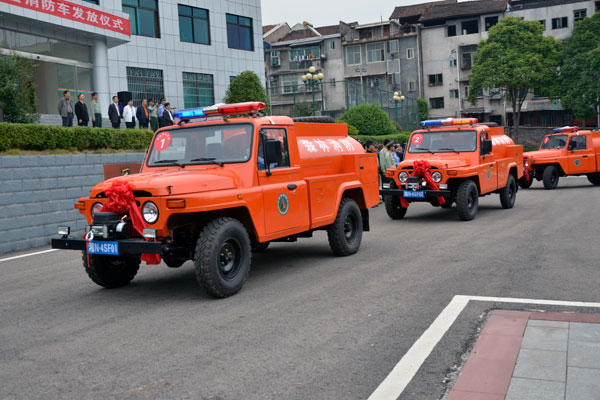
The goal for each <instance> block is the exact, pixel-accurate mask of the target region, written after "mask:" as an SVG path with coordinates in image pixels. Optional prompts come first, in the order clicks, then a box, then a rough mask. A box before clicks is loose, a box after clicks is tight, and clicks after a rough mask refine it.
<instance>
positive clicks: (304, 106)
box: [294, 103, 315, 117]
mask: <svg viewBox="0 0 600 400" xmlns="http://www.w3.org/2000/svg"><path fill="white" fill-rule="evenodd" d="M314 113H315V110H314V108H313V106H312V104H310V103H298V104H296V112H295V113H294V117H310V116H311V115H314Z"/></svg>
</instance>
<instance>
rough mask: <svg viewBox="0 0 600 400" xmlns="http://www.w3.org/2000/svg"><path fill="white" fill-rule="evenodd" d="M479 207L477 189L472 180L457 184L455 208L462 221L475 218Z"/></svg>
mask: <svg viewBox="0 0 600 400" xmlns="http://www.w3.org/2000/svg"><path fill="white" fill-rule="evenodd" d="M478 209H479V191H478V190H477V185H476V184H475V182H473V181H464V182H462V183H461V184H460V185H459V186H458V192H457V193H456V210H457V211H458V217H459V218H460V219H462V220H463V221H471V220H472V219H473V218H475V214H477V210H478Z"/></svg>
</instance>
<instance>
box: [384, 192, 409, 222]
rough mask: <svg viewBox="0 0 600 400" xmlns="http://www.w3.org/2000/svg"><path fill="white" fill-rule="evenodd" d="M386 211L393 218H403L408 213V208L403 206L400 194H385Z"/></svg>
mask: <svg viewBox="0 0 600 400" xmlns="http://www.w3.org/2000/svg"><path fill="white" fill-rule="evenodd" d="M383 203H384V205H385V212H387V215H388V216H389V217H390V218H391V219H402V218H404V216H405V215H406V210H407V208H404V207H402V203H401V202H400V196H389V195H388V196H383Z"/></svg>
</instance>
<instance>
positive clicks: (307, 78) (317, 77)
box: [300, 67, 325, 113]
mask: <svg viewBox="0 0 600 400" xmlns="http://www.w3.org/2000/svg"><path fill="white" fill-rule="evenodd" d="M316 72H317V69H316V68H315V67H310V68H309V69H308V72H307V73H306V74H304V75H302V77H301V78H300V79H302V82H304V83H306V84H308V85H310V88H311V91H312V98H313V112H314V113H316V112H317V106H316V103H315V85H318V84H319V82H320V81H322V80H323V78H325V75H323V73H322V72H319V73H318V74H317V73H316Z"/></svg>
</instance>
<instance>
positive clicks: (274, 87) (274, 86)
mask: <svg viewBox="0 0 600 400" xmlns="http://www.w3.org/2000/svg"><path fill="white" fill-rule="evenodd" d="M269 88H270V90H271V95H272V96H276V95H278V94H279V77H278V76H277V75H274V76H271V78H270V79H269Z"/></svg>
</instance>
